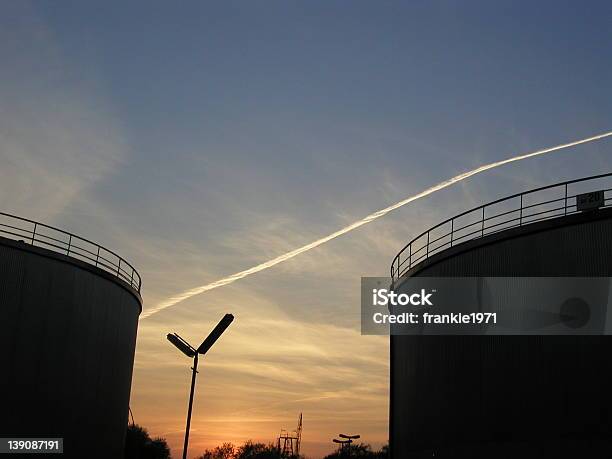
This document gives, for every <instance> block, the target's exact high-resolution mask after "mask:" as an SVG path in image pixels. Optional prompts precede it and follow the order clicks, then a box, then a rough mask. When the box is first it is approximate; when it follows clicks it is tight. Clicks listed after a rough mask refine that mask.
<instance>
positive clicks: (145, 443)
mask: <svg viewBox="0 0 612 459" xmlns="http://www.w3.org/2000/svg"><path fill="white" fill-rule="evenodd" d="M125 459H170V448H168V444H167V443H166V440H165V439H164V438H155V439H151V437H149V433H148V432H147V430H146V429H145V428H144V427H141V426H139V425H137V424H132V425H129V426H128V428H127V433H126V436H125Z"/></svg>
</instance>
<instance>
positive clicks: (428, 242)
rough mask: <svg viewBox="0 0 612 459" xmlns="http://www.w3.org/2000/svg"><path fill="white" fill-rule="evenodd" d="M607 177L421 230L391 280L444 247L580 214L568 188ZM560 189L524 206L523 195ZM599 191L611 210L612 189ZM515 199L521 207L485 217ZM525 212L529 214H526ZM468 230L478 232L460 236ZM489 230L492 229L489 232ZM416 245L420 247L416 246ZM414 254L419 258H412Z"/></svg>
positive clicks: (508, 198)
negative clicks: (465, 220)
mask: <svg viewBox="0 0 612 459" xmlns="http://www.w3.org/2000/svg"><path fill="white" fill-rule="evenodd" d="M606 177H612V172H609V173H607V174H599V175H592V176H590V177H583V178H579V179H574V180H568V181H565V182H559V183H555V184H552V185H546V186H542V187H539V188H534V189H532V190H528V191H523V192H521V193H516V194H513V195H511V196H506V197H504V198H500V199H496V200H495V201H491V202H488V203H486V204H482V205H480V206H478V207H474V208H472V209H469V210H466V211H464V212H461V213H460V214H457V215H455V216H454V217H451V218H449V219H447V220H444V221H443V222H441V223H438V224H437V225H436V226H433V227H431V228H429V229H428V230H426V231H423V232H422V233H421V234H419V235H418V236H417V237H415V238H414V239H412V240H411V241H410V242H409V243H408V244H406V245H405V246H404V247H403V248H402V249H401V250H400V251H399V253H398V254H397V255H396V256H395V258H394V259H393V262H392V263H391V278H392V280H393V281H395V280H397V279H398V278H399V277H401V276H403V275H404V274H405V273H406V272H407V271H409V270H410V268H412V267H413V266H416V265H417V264H418V263H420V262H422V261H423V260H426V259H427V258H429V257H431V256H432V255H434V254H436V253H438V252H440V251H441V250H444V249H445V248H447V247H449V248H450V247H454V246H456V245H458V244H459V243H464V242H467V241H469V240H474V239H480V238H482V237H484V236H487V235H489V234H493V233H497V232H499V231H503V230H506V229H510V228H516V227H519V226H525V225H529V224H531V223H535V222H538V221H542V220H550V219H551V218H557V217H562V216H566V215H571V214H576V213H578V212H579V211H578V210H577V206H576V203H575V201H573V204H571V203H570V202H572V200H573V199H574V198H576V197H577V196H578V194H574V195H568V185H572V184H575V183H582V182H587V181H591V180H597V179H601V178H606ZM559 187H562V190H561V191H563V193H562V194H561V196H560V197H556V198H554V199H552V198H550V197H548V198H547V199H546V200H543V201H539V202H536V203H531V204H529V205H525V204H524V201H525V200H524V199H523V198H524V197H525V196H528V195H533V194H535V193H538V192H540V191H543V190H550V189H553V188H559ZM593 191H594V190H593ZM599 191H603V192H604V205H603V206H602V207H612V193H610V192H612V188H604V189H601V188H600V189H599ZM608 194H609V195H608ZM516 198H520V204H519V205H518V207H514V208H512V210H504V211H503V212H499V213H496V214H493V215H487V214H486V210H487V209H490V208H491V207H492V206H494V205H496V204H499V203H502V202H506V201H511V200H513V199H516ZM550 204H555V207H554V208H552V209H545V210H542V209H538V207H540V208H541V207H544V206H547V205H550ZM525 211H528V212H532V213H525ZM470 214H474V215H476V216H477V217H478V219H476V220H475V221H473V222H470V223H467V224H466V223H463V226H462V225H457V223H458V222H457V220H458V219H460V218H462V217H465V216H468V215H470ZM511 214H516V215H517V216H515V217H512V218H510V216H511ZM505 216H509V218H508V219H505V220H502V221H500V222H496V223H495V224H491V225H489V226H487V225H486V223H487V222H490V221H491V220H493V219H499V218H500V217H505ZM533 217H537V218H533ZM506 224H507V225H509V226H504V227H503V228H500V226H502V225H506ZM445 225H449V226H450V231H448V232H446V233H444V234H442V235H441V236H438V235H432V232H433V231H435V230H437V229H439V228H442V227H444V226H445ZM468 228H472V229H473V228H477V229H475V230H473V231H472V230H471V229H470V230H469V232H467V233H465V234H461V233H462V231H465V230H466V229H468ZM492 229H494V230H493V231H491V230H492ZM432 236H433V238H432ZM471 236H475V237H471ZM468 238H469V239H468ZM444 239H448V240H447V242H443V243H439V244H437V245H436V243H438V242H440V241H443V240H444ZM460 241H461V242H460ZM417 243H420V244H418V245H417ZM415 245H417V247H416V248H415V247H414V246H415ZM406 252H407V253H406ZM415 255H418V256H417V257H416V258H415Z"/></svg>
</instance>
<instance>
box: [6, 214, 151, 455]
mask: <svg viewBox="0 0 612 459" xmlns="http://www.w3.org/2000/svg"><path fill="white" fill-rule="evenodd" d="M140 284H141V282H140V276H139V275H138V273H137V272H136V270H135V269H134V268H133V267H132V266H131V265H130V264H129V263H128V262H126V261H125V260H124V259H123V258H121V257H120V256H118V255H117V254H115V253H114V252H112V251H110V250H107V249H105V248H103V247H101V246H99V245H98V244H95V243H93V242H91V241H88V240H86V239H83V238H80V237H78V236H76V235H74V234H70V233H67V232H65V231H62V230H59V229H57V228H53V227H50V226H47V225H44V224H42V223H38V222H34V221H31V220H27V219H22V218H19V217H16V216H12V215H8V214H0V317H1V320H0V330H1V332H0V375H1V377H0V406H2V415H1V416H0V437H20V438H24V437H31V438H63V450H64V456H65V457H75V458H107V459H108V458H122V457H123V447H124V441H125V432H126V426H127V421H128V404H129V399H130V386H131V379H132V367H133V362H134V350H135V343H136V330H137V325H138V316H139V314H140V312H141V310H142V299H141V297H140V293H139V292H140Z"/></svg>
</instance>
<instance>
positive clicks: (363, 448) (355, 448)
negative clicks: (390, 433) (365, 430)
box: [325, 443, 389, 459]
mask: <svg viewBox="0 0 612 459" xmlns="http://www.w3.org/2000/svg"><path fill="white" fill-rule="evenodd" d="M387 457H389V446H388V445H385V446H383V447H382V448H381V449H380V450H379V451H372V447H371V446H370V445H368V444H367V443H358V444H354V445H350V451H349V447H348V446H347V447H346V448H345V449H344V450H342V449H341V448H339V449H338V450H337V451H335V452H333V453H332V454H328V455H327V456H325V459H345V458H360V459H386V458H387Z"/></svg>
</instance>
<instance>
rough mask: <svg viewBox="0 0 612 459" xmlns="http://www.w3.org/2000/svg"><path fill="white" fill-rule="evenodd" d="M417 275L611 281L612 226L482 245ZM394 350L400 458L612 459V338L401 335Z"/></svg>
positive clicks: (597, 224) (395, 436)
mask: <svg viewBox="0 0 612 459" xmlns="http://www.w3.org/2000/svg"><path fill="white" fill-rule="evenodd" d="M416 275H418V276H433V277H445V276H450V277H452V276H457V277H461V276H522V277H524V276H572V275H573V276H611V275H612V219H601V220H593V221H587V222H583V223H580V224H577V225H572V226H564V227H558V228H553V229H548V230H546V231H541V232H535V233H528V232H526V234H525V235H523V236H518V237H513V238H512V239H506V240H504V239H503V237H502V238H500V239H498V240H497V241H495V242H493V243H486V241H483V245H482V246H476V247H474V248H472V249H470V250H469V251H466V252H463V253H459V254H457V255H456V256H452V257H449V258H443V259H441V261H439V262H436V263H434V264H432V265H431V266H428V267H425V268H424V269H423V270H421V271H419V272H418V273H417V274H416ZM400 291H401V286H400ZM391 346H392V352H391V356H392V361H391V367H392V371H391V375H392V376H391V378H392V379H391V403H392V409H391V416H392V418H391V422H390V436H391V439H392V445H391V447H392V454H393V457H394V458H396V459H403V458H410V457H413V458H419V457H432V454H434V453H435V457H436V458H439V457H471V458H474V457H492V458H501V457H522V458H524V457H570V456H571V457H587V456H588V457H610V456H608V454H609V453H610V449H606V450H605V451H607V452H602V448H603V449H605V448H609V447H608V446H605V447H604V446H602V445H604V444H606V442H607V440H605V441H604V440H602V439H603V438H604V437H605V436H606V435H609V432H610V429H611V428H612V399H611V393H612V391H611V390H610V388H611V387H612V358H610V356H612V337H610V336H394V337H392V339H391ZM608 443H609V442H608ZM585 448H586V449H585ZM589 448H591V449H589Z"/></svg>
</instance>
